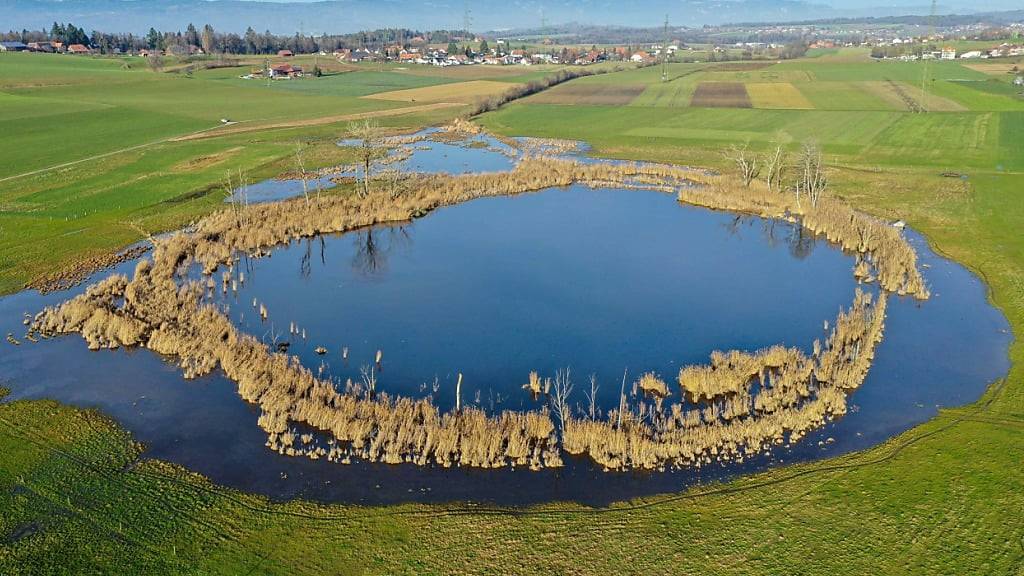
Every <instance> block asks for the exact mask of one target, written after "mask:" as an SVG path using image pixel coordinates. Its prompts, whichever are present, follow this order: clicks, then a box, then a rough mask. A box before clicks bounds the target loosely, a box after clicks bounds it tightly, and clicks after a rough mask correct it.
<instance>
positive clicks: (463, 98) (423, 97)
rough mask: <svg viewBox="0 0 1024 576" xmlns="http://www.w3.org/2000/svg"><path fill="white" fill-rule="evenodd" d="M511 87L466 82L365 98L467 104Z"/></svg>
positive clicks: (489, 81) (471, 81) (496, 83)
mask: <svg viewBox="0 0 1024 576" xmlns="http://www.w3.org/2000/svg"><path fill="white" fill-rule="evenodd" d="M511 86H513V85H512V84H508V83H506V82H496V81H494V80H467V81H465V82H458V83H456V84H441V85H438V86H426V87H423V88H410V89H407V90H392V91H389V92H378V93H376V94H372V95H370V96H367V98H368V99H373V100H385V101H388V102H465V103H467V104H468V103H471V102H473V101H475V100H477V99H480V98H486V97H488V96H493V95H496V94H501V93H502V92H505V91H506V90H508V89H509V88H510V87H511Z"/></svg>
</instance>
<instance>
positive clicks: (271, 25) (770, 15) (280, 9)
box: [0, 0, 1019, 34]
mask: <svg viewBox="0 0 1024 576" xmlns="http://www.w3.org/2000/svg"><path fill="white" fill-rule="evenodd" d="M831 1H832V3H831V4H829V3H823V2H822V1H818V2H815V1H807V0H647V1H643V2H636V1H630V0H501V1H497V0H476V1H471V2H464V1H462V0H328V1H323V2H302V1H290V2H273V1H252V0H0V29H4V30H20V29H22V28H28V29H33V30H38V29H40V28H46V29H49V27H50V25H51V24H52V23H53V22H54V21H59V22H73V23H74V24H75V25H76V26H80V27H83V28H85V30H86V31H91V30H93V29H96V30H101V31H104V32H134V33H144V32H145V31H146V30H148V29H149V28H150V27H151V26H152V27H155V28H157V29H159V30H183V29H184V28H185V26H187V25H188V23H190V22H192V23H195V24H196V25H201V24H207V23H208V24H210V25H212V26H213V27H214V28H215V29H217V30H221V31H224V32H238V33H241V32H244V31H245V29H246V28H247V27H249V26H251V27H252V28H254V29H255V30H258V31H263V30H270V31H271V32H274V33H277V34H291V33H294V32H300V31H301V32H303V33H305V34H321V33H346V32H355V31H359V30H371V29H377V28H396V27H404V28H410V29H418V30H438V29H462V28H463V27H464V23H465V22H466V13H467V6H468V7H469V10H468V11H469V21H470V22H471V26H470V28H471V30H473V31H484V30H505V29H512V28H520V29H522V28H538V27H540V26H541V25H543V24H544V23H548V24H556V23H565V22H579V23H585V24H596V25H603V24H614V25H619V26H636V27H653V26H658V25H660V24H661V22H662V21H663V20H664V19H665V16H666V15H668V18H669V21H670V22H671V24H672V25H673V26H700V25H705V24H711V25H715V24H723V23H728V22H785V21H794V20H810V19H822V18H842V17H862V16H875V17H880V16H890V15H902V14H927V13H928V11H929V10H930V4H925V3H924V2H923V1H919V0H904V3H902V4H900V3H899V2H898V1H897V2H892V0H890V2H891V3H892V4H894V5H890V6H886V7H869V6H860V7H858V6H857V1H856V0H831ZM906 2H913V3H906ZM1004 8H1005V9H1010V8H1019V3H1018V2H1017V0H987V1H986V2H984V5H983V6H979V5H978V3H973V4H971V3H969V2H968V0H946V1H944V2H943V4H942V6H941V7H940V9H941V10H942V12H943V13H949V12H950V11H953V10H957V9H959V10H961V11H962V12H977V11H979V10H988V11H991V10H1000V9H1004Z"/></svg>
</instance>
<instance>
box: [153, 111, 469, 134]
mask: <svg viewBox="0 0 1024 576" xmlns="http://www.w3.org/2000/svg"><path fill="white" fill-rule="evenodd" d="M458 106H465V104H463V103H458V102H435V103H433V104H419V105H417V106H403V107H402V108H389V109H386V110H375V111H373V112H358V113H355V114H341V115H338V116H321V117H319V118H307V119H305V120H291V121H287V122H275V123H271V124H246V125H244V126H239V125H237V124H236V125H232V126H230V127H228V128H226V129H224V130H218V131H212V130H208V131H205V132H201V133H193V134H188V135H185V136H178V137H176V138H171V139H170V140H169V141H170V142H186V141H189V140H202V139H205V138H219V137H221V136H228V135H233V134H242V133H245V132H257V131H260V130H276V129H281V128H301V127H303V126H322V125H324V124H334V123H336V122H346V121H352V120H365V119H367V118H386V117H390V116H402V115H405V114H412V113H414V112H429V111H431V110H441V109H444V108H454V107H458Z"/></svg>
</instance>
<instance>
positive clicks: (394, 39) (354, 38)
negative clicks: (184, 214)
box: [0, 22, 472, 54]
mask: <svg viewBox="0 0 1024 576" xmlns="http://www.w3.org/2000/svg"><path fill="white" fill-rule="evenodd" d="M0 38H2V39H3V40H4V41H16V42H25V43H26V44H27V43H29V42H63V43H65V44H85V45H87V46H90V47H91V48H93V49H94V50H97V51H98V52H100V53H102V54H115V53H119V52H120V53H127V52H137V51H139V50H143V49H148V50H167V51H169V52H175V53H185V54H187V53H189V52H190V51H192V47H197V48H201V49H202V50H203V52H205V53H207V54H219V53H226V54H274V53H277V52H278V51H280V50H291V51H292V52H295V53H304V54H309V53H312V52H318V51H326V52H332V51H334V50H339V49H344V48H348V49H353V50H354V49H359V48H363V49H368V50H378V49H383V48H385V47H387V46H395V45H401V46H409V45H411V44H412V43H414V42H419V41H422V42H429V43H448V42H461V41H464V40H466V39H469V38H472V34H471V33H468V32H464V31H461V30H434V31H429V32H424V31H419V30H411V29H407V28H381V29H377V30H369V31H362V32H355V33H351V34H331V35H323V36H308V35H305V34H302V33H298V32H297V33H295V34H294V35H282V34H274V33H272V32H271V31H269V30H266V31H263V32H257V31H256V30H253V29H252V27H249V28H248V29H247V30H246V31H245V33H243V34H236V33H234V32H219V31H217V30H214V28H213V27H212V26H210V25H209V24H205V25H203V26H201V27H197V26H196V25H194V24H191V23H190V24H189V25H188V27H186V29H185V30H184V31H181V30H178V31H173V32H171V31H160V30H157V29H155V28H150V29H149V31H148V32H147V33H146V34H144V35H141V36H140V35H136V34H132V33H130V32H124V33H108V32H102V31H99V30H93V31H92V32H91V33H90V34H87V33H86V31H85V29H83V28H82V27H79V26H76V25H74V24H72V23H67V24H60V23H57V22H54V23H53V26H52V27H51V28H50V29H49V30H46V29H41V30H27V29H25V30H21V31H17V30H11V31H8V32H6V33H0Z"/></svg>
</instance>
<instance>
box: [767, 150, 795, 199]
mask: <svg viewBox="0 0 1024 576" xmlns="http://www.w3.org/2000/svg"><path fill="white" fill-rule="evenodd" d="M763 163H764V170H765V181H766V183H767V184H768V189H769V190H776V191H782V180H783V179H784V178H785V177H786V170H787V169H788V168H789V165H788V163H789V159H788V158H787V157H786V150H785V149H784V148H783V147H782V145H781V144H776V145H775V148H774V149H773V150H771V151H770V152H768V153H767V154H765V157H764V162H763Z"/></svg>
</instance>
